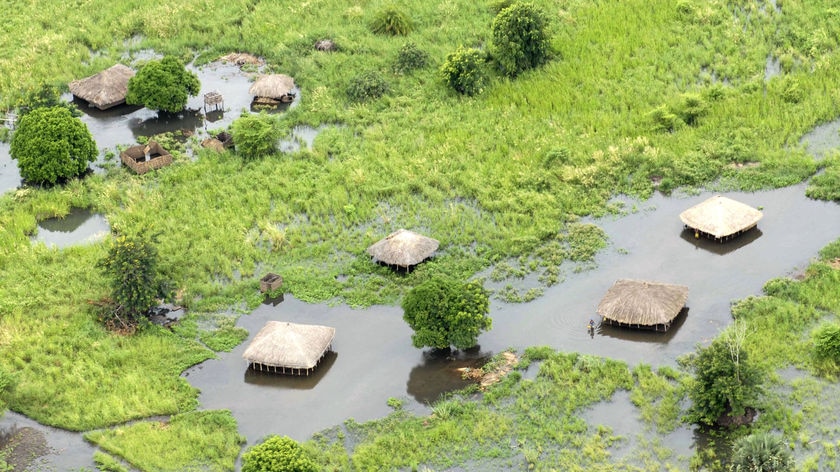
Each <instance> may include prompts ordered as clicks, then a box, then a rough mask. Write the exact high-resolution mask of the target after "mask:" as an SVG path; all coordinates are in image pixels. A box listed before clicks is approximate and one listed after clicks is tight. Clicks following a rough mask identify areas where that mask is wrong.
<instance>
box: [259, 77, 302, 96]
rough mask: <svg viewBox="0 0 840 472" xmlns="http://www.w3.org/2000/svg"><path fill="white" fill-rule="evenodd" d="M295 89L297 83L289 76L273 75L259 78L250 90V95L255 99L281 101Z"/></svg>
mask: <svg viewBox="0 0 840 472" xmlns="http://www.w3.org/2000/svg"><path fill="white" fill-rule="evenodd" d="M293 88H295V81H294V79H292V78H291V77H289V76H288V75H284V74H271V75H263V76H261V77H260V78H258V79H257V80H256V81H255V82H254V83H253V85H251V88H249V89H248V93H250V94H251V95H253V96H255V97H264V98H271V99H273V100H280V99H282V98H283V97H286V96H288V95H289V94H291V93H292V89H293Z"/></svg>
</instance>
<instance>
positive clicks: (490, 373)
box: [458, 351, 519, 390]
mask: <svg viewBox="0 0 840 472" xmlns="http://www.w3.org/2000/svg"><path fill="white" fill-rule="evenodd" d="M518 362H519V358H518V357H516V354H514V353H512V352H510V351H505V352H503V353H502V355H501V357H500V358H498V359H497V360H494V361H491V363H490V366H491V368H490V369H489V370H487V369H472V368H470V367H461V368H460V369H458V371H459V372H461V375H463V376H464V378H466V379H472V380H476V381H478V385H479V387H480V388H481V389H482V390H484V389H486V388H487V387H489V386H490V385H493V384H494V383H497V382H499V381H500V380H502V378H503V377H504V376H505V375H507V374H508V373H509V372H510V371H511V370H513V366H515V365H516V364H517V363H518Z"/></svg>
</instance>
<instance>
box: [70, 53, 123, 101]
mask: <svg viewBox="0 0 840 472" xmlns="http://www.w3.org/2000/svg"><path fill="white" fill-rule="evenodd" d="M132 77H134V71H133V70H131V68H129V67H127V66H124V65H122V64H117V65H114V66H111V67H109V68H108V69H105V70H103V71H102V72H100V73H98V74H96V75H92V76H90V77H87V78H85V79H81V80H74V81H73V82H70V92H71V93H72V94H73V95H74V96H76V97H78V98H81V99H82V100H85V101H87V102H88V103H90V104H91V105H93V106H95V107H96V108H99V109H100V110H105V109H106V108H111V107H113V106H116V105H119V104H121V103H125V95H126V93H127V92H128V79H130V78H132Z"/></svg>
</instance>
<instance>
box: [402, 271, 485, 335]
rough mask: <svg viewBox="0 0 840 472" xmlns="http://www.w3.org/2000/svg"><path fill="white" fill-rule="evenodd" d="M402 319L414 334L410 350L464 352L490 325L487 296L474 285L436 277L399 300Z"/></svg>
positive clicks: (477, 284) (478, 284) (482, 289)
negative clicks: (413, 348)
mask: <svg viewBox="0 0 840 472" xmlns="http://www.w3.org/2000/svg"><path fill="white" fill-rule="evenodd" d="M402 309H403V311H404V314H403V319H404V320H405V321H406V322H407V323H408V325H409V326H411V329H413V330H414V334H413V335H412V336H411V342H412V344H414V347H424V346H428V347H433V348H437V349H448V348H449V347H450V346H455V347H456V348H457V349H467V348H470V347H473V346H475V345H476V344H477V343H478V335H479V334H481V332H482V331H484V330H487V329H489V328H490V326H491V325H492V320H491V319H490V317H489V316H487V315H488V313H489V312H490V296H489V294H488V293H487V291H486V290H484V287H482V286H481V284H480V283H478V282H468V283H466V284H461V283H458V282H456V281H454V280H452V279H449V278H445V277H436V278H433V279H431V280H428V281H426V282H424V283H422V284H420V285H418V286H417V287H414V288H413V289H411V290H410V291H409V292H408V293H407V294H406V295H405V298H404V299H403V302H402Z"/></svg>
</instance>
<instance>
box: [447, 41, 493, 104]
mask: <svg viewBox="0 0 840 472" xmlns="http://www.w3.org/2000/svg"><path fill="white" fill-rule="evenodd" d="M484 62H485V54H484V52H482V51H481V50H479V49H475V48H465V47H463V46H460V47H458V49H456V50H455V52H452V53H450V54H449V55H447V56H446V60H445V61H444V62H443V65H441V67H440V74H441V76H442V77H443V80H444V82H445V83H446V85H448V86H449V87H451V88H452V89H454V90H455V91H456V92H458V93H460V94H463V95H477V94H479V93H481V92H482V91H483V90H484V87H486V86H487V82H488V80H489V78H488V75H487V71H486V70H485V68H484Z"/></svg>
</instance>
